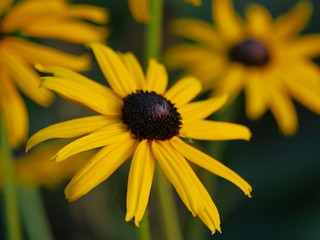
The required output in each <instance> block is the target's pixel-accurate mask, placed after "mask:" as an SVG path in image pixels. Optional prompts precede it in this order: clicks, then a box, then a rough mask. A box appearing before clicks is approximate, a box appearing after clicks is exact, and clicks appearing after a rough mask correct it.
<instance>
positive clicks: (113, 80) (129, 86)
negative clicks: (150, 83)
mask: <svg viewBox="0 0 320 240" xmlns="http://www.w3.org/2000/svg"><path fill="white" fill-rule="evenodd" d="M90 47H91V48H92V50H93V52H94V55H95V57H96V59H97V61H98V63H99V66H100V68H101V71H102V72H103V74H104V76H105V78H106V80H107V81H108V83H109V84H110V86H111V87H112V89H113V90H114V91H115V92H116V93H118V94H119V95H120V96H122V97H125V96H127V95H128V94H130V93H133V92H136V90H137V89H139V84H138V83H137V82H136V81H135V79H134V77H133V76H131V75H130V74H129V72H128V70H127V68H126V66H125V65H124V63H123V61H122V60H121V58H120V57H119V56H118V55H117V54H116V53H115V52H114V51H113V50H112V49H111V48H109V47H107V46H105V45H103V44H101V43H92V44H90Z"/></svg>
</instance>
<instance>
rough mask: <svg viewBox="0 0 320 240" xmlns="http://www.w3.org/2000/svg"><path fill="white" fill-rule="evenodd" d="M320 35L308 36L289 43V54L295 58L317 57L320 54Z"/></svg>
mask: <svg viewBox="0 0 320 240" xmlns="http://www.w3.org/2000/svg"><path fill="white" fill-rule="evenodd" d="M319 42H320V34H308V35H305V36H301V37H299V38H298V39H296V40H295V41H293V42H292V43H288V45H286V47H287V48H288V52H289V54H293V55H295V57H297V55H298V57H301V56H302V57H309V58H310V57H316V56H318V55H319V54H320V44H319Z"/></svg>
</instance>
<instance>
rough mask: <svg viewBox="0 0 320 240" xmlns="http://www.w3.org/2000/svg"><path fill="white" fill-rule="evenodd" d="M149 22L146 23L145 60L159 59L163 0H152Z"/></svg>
mask: <svg viewBox="0 0 320 240" xmlns="http://www.w3.org/2000/svg"><path fill="white" fill-rule="evenodd" d="M150 4H151V16H152V17H151V18H152V19H151V22H150V23H149V24H147V25H146V61H148V60H149V59H150V58H154V59H159V56H160V51H161V46H162V41H161V39H162V15H163V0H152V1H150Z"/></svg>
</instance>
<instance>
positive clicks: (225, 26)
mask: <svg viewBox="0 0 320 240" xmlns="http://www.w3.org/2000/svg"><path fill="white" fill-rule="evenodd" d="M311 10H312V6H311V4H310V3H309V2H308V1H302V2H299V3H298V4H297V5H296V6H294V7H293V8H292V9H291V10H290V11H289V12H288V13H286V14H284V15H282V16H280V17H278V18H276V19H275V20H273V19H272V17H271V16H270V14H269V12H268V11H267V10H266V9H265V8H263V7H261V6H259V5H255V4H254V5H251V6H249V7H248V9H247V11H246V22H245V21H244V20H242V19H241V18H240V17H239V16H238V15H237V14H236V13H235V12H234V10H233V7H232V2H231V0H224V1H214V3H213V9H212V13H213V18H214V21H215V27H214V26H212V25H211V24H208V23H205V22H203V21H199V20H191V19H181V20H177V21H176V22H174V24H173V30H174V32H175V33H176V34H178V35H180V36H182V37H185V38H188V39H190V40H192V41H195V42H196V43H183V44H177V45H176V46H173V47H172V48H171V49H169V50H168V52H167V55H166V60H167V63H168V65H170V66H171V67H174V68H185V69H187V71H186V74H188V75H193V76H196V77H198V78H199V79H200V80H201V81H202V82H203V84H204V85H205V87H206V88H213V89H215V93H216V94H221V93H228V94H229V95H230V98H231V99H232V98H235V97H236V96H237V95H238V93H239V92H240V91H241V90H242V89H243V90H244V92H245V96H246V112H247V115H248V116H249V117H250V118H251V119H258V118H259V117H261V116H262V115H263V114H264V113H265V111H266V110H268V109H270V110H271V112H272V114H273V115H274V117H275V119H276V121H277V123H278V126H279V128H280V130H281V131H282V133H283V134H286V135H290V134H293V133H295V131H296V129H297V125H298V123H297V122H298V121H297V114H296V111H295V108H294V105H293V103H292V100H291V97H292V98H294V99H296V100H297V101H299V102H300V103H301V104H303V105H305V106H306V107H307V108H309V109H310V110H312V111H314V112H316V113H318V114H319V113H320V72H319V68H318V67H317V66H316V65H315V64H314V63H313V62H312V61H311V58H312V57H315V56H317V55H319V53H320V44H319V43H320V34H309V35H304V36H298V33H299V32H300V31H301V30H302V29H303V28H304V26H305V25H306V23H307V22H308V19H309V17H310V15H311Z"/></svg>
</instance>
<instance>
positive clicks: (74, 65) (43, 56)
mask: <svg viewBox="0 0 320 240" xmlns="http://www.w3.org/2000/svg"><path fill="white" fill-rule="evenodd" d="M5 41H6V44H7V46H8V47H9V48H10V49H12V50H13V51H14V52H15V54H17V55H20V56H22V57H23V58H24V59H25V60H26V61H27V62H28V63H29V64H31V65H34V64H36V63H41V64H43V65H59V66H63V67H66V68H70V69H73V70H75V71H84V70H86V69H88V68H89V65H90V58H89V57H88V56H87V55H83V56H74V55H71V54H68V53H64V52H61V51H57V50H55V49H53V48H50V47H46V46H44V45H40V44H36V43H32V42H29V41H25V40H22V39H19V38H14V37H7V38H6V40H5Z"/></svg>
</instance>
